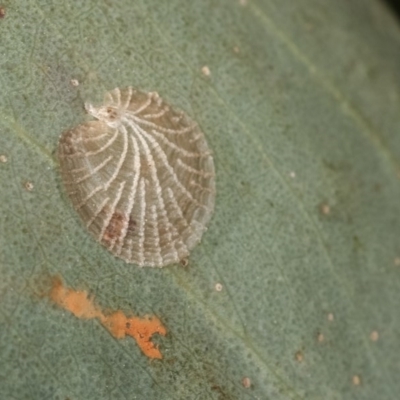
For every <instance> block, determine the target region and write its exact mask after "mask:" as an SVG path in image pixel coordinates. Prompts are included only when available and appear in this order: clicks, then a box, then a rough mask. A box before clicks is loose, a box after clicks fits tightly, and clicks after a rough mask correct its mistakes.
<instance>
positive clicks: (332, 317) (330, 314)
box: [327, 313, 335, 322]
mask: <svg viewBox="0 0 400 400" xmlns="http://www.w3.org/2000/svg"><path fill="white" fill-rule="evenodd" d="M327 318H328V321H329V322H332V321H333V320H334V319H335V316H334V315H333V313H329V314H328V317H327Z"/></svg>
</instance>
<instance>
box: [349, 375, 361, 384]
mask: <svg viewBox="0 0 400 400" xmlns="http://www.w3.org/2000/svg"><path fill="white" fill-rule="evenodd" d="M351 381H352V383H353V385H354V386H360V385H361V378H360V376H359V375H353V377H352V378H351Z"/></svg>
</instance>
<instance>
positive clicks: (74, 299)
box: [50, 277, 167, 359]
mask: <svg viewBox="0 0 400 400" xmlns="http://www.w3.org/2000/svg"><path fill="white" fill-rule="evenodd" d="M50 298H51V300H53V301H54V302H55V303H56V304H57V305H59V306H60V307H62V308H64V309H65V310H68V311H69V312H71V313H72V314H74V315H75V316H76V317H78V318H83V319H92V318H97V319H99V321H100V322H101V323H102V325H103V326H104V327H105V328H106V329H107V330H108V331H109V332H110V333H111V335H113V336H114V337H115V338H117V339H123V338H124V337H125V336H126V335H127V336H131V337H132V338H133V339H135V340H136V342H137V344H138V345H139V347H140V349H141V350H142V351H143V353H144V354H145V355H146V356H147V357H149V358H158V359H161V358H162V354H161V352H160V350H159V349H158V348H157V347H156V346H155V344H154V343H153V342H152V341H151V337H152V336H153V335H154V334H155V333H158V334H160V335H163V336H165V334H166V333H167V330H166V328H165V327H164V325H163V324H162V322H161V321H160V320H159V319H158V318H157V317H154V316H147V315H146V316H144V317H143V318H139V317H127V316H126V315H125V314H124V313H123V312H122V311H116V312H114V313H111V314H105V313H103V311H102V310H101V309H100V308H99V307H98V306H97V305H96V304H95V303H94V301H93V298H91V297H89V296H88V294H87V292H86V291H84V290H73V289H70V288H68V287H65V286H63V283H62V281H61V279H60V278H59V277H55V278H53V283H52V288H51V291H50Z"/></svg>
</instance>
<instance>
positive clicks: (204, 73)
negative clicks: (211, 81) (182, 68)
mask: <svg viewBox="0 0 400 400" xmlns="http://www.w3.org/2000/svg"><path fill="white" fill-rule="evenodd" d="M201 72H202V73H203V75H205V76H210V75H211V71H210V68H208V67H207V65H205V66H204V67H203V68H202V69H201Z"/></svg>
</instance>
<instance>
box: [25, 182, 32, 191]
mask: <svg viewBox="0 0 400 400" xmlns="http://www.w3.org/2000/svg"><path fill="white" fill-rule="evenodd" d="M24 188H25V190H27V191H28V192H31V191H32V190H33V183H32V182H31V181H25V182H24Z"/></svg>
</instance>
